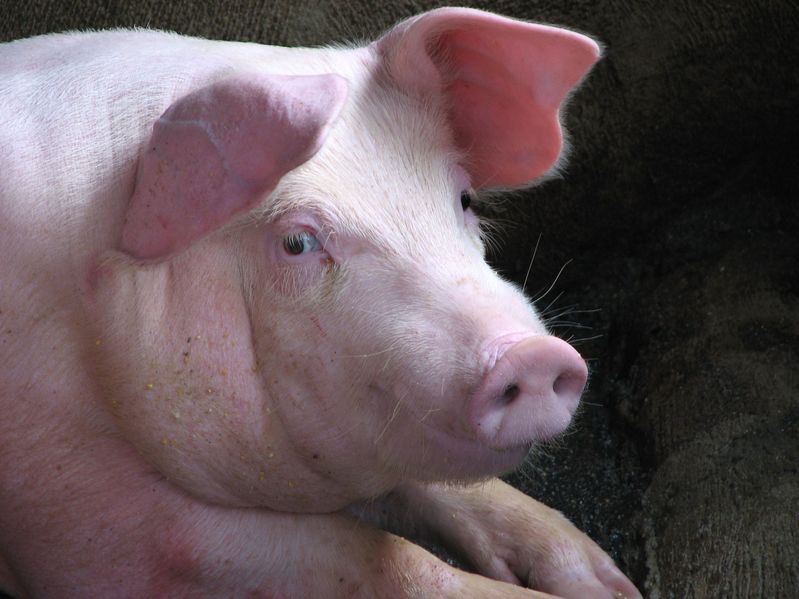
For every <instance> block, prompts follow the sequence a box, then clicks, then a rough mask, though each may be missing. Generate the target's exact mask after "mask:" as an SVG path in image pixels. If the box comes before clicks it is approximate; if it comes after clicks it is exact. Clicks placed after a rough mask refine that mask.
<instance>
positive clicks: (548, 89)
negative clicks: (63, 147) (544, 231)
mask: <svg viewBox="0 0 799 599" xmlns="http://www.w3.org/2000/svg"><path fill="white" fill-rule="evenodd" d="M373 47H374V48H375V49H376V50H377V51H378V52H379V53H380V54H381V55H382V58H383V60H384V62H385V65H386V67H387V69H388V72H389V74H390V76H391V77H392V78H393V79H394V80H395V81H396V82H398V83H399V84H400V86H402V87H405V88H410V89H413V90H416V91H417V92H420V93H442V92H443V93H444V94H445V96H446V97H445V102H446V106H447V107H448V110H449V117H450V121H451V122H450V124H451V127H452V130H453V134H454V136H455V142H456V144H457V145H458V147H459V149H460V150H461V151H462V152H463V153H464V154H465V156H466V159H467V163H466V164H465V165H464V166H465V167H466V169H467V170H468V171H469V174H470V175H471V178H472V185H474V186H475V187H514V186H519V185H524V184H526V183H528V182H530V181H532V180H533V179H535V178H536V177H539V176H540V175H542V174H543V173H545V172H546V171H547V170H548V169H550V168H551V167H552V166H553V165H554V164H555V162H556V160H557V158H558V156H559V154H560V150H561V146H562V134H561V129H560V122H559V109H560V106H561V104H562V103H563V101H564V99H565V97H566V96H567V94H568V93H569V91H570V90H571V89H572V88H573V87H574V86H575V85H576V84H577V83H578V82H579V81H580V80H581V79H582V78H583V76H584V75H585V74H586V73H587V72H588V70H589V69H590V68H591V67H592V66H593V64H594V63H595V62H596V61H597V59H598V58H599V47H598V46H597V44H596V43H595V42H594V41H593V40H591V39H590V38H587V37H585V36H583V35H580V34H578V33H574V32H572V31H568V30H565V29H559V28H555V27H547V26H544V25H535V24H531V23H525V22H521V21H514V20H511V19H507V18H504V17H500V16H497V15H493V14H489V13H485V12H481V11H478V10H472V9H465V8H443V9H439V10H434V11H431V12H428V13H425V14H423V15H421V16H419V17H416V18H414V19H411V20H408V21H405V22H403V23H400V24H399V25H397V26H396V27H395V28H394V29H392V30H390V31H389V32H388V33H386V34H385V35H384V36H383V37H382V38H380V39H378V40H377V41H376V42H375V43H374V44H373Z"/></svg>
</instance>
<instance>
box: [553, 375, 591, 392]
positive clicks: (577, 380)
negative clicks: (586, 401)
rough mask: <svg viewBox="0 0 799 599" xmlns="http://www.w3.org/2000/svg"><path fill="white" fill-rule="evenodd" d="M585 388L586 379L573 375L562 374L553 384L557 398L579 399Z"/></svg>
mask: <svg viewBox="0 0 799 599" xmlns="http://www.w3.org/2000/svg"><path fill="white" fill-rule="evenodd" d="M583 387H585V377H583V376H579V375H574V374H571V373H566V374H561V375H560V376H558V378H556V379H555V382H554V383H552V390H553V391H554V392H555V395H556V396H557V397H563V398H569V397H574V396H577V397H579V396H580V395H581V394H582V392H583Z"/></svg>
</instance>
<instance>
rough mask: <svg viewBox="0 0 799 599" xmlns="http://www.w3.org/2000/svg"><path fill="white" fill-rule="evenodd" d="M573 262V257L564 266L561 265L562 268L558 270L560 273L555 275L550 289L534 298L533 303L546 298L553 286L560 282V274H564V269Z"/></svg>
mask: <svg viewBox="0 0 799 599" xmlns="http://www.w3.org/2000/svg"><path fill="white" fill-rule="evenodd" d="M571 263H572V261H571V259H569V260H567V261H566V263H565V264H564V265H563V266H561V267H560V270H559V271H558V274H557V275H556V276H555V280H554V281H552V284H551V285H550V286H549V289H547V290H546V291H545V292H544V293H543V294H541V295H539V296H538V297H536V298H535V299H534V300H533V303H535V302H538V301H541V300H542V299H544V298H545V297H546V296H547V294H548V293H549V292H550V291H552V288H553V287H555V284H556V283H557V282H558V279H560V275H562V274H563V271H564V270H566V267H567V266H568V265H569V264H571Z"/></svg>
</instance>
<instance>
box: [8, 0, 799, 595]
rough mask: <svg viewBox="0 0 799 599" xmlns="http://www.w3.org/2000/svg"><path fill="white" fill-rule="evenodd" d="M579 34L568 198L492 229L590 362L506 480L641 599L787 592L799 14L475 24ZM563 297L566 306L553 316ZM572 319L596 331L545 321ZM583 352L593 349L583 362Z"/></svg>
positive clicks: (791, 580) (549, 4)
mask: <svg viewBox="0 0 799 599" xmlns="http://www.w3.org/2000/svg"><path fill="white" fill-rule="evenodd" d="M469 4H470V5H472V6H475V7H478V8H484V9H488V10H494V11H496V12H500V13H504V14H506V15H509V16H515V17H521V18H528V19H534V20H541V21H545V22H550V23H558V24H563V25H568V26H572V27H574V28H577V29H579V30H582V31H586V32H590V33H592V34H594V35H595V36H596V37H598V38H599V39H600V40H602V41H603V42H604V43H605V45H606V48H607V50H606V56H605V59H604V60H603V62H602V63H601V64H600V65H599V67H598V68H597V69H596V71H595V72H594V74H593V75H592V77H591V78H590V79H589V81H588V83H587V85H585V86H584V87H583V89H582V90H581V91H580V92H579V94H578V95H577V97H576V98H575V100H574V102H573V103H572V105H571V107H570V110H569V113H568V119H567V123H568V126H569V128H570V130H571V131H572V136H571V139H572V146H573V149H572V153H571V160H570V163H569V164H570V166H569V167H568V169H567V170H566V173H565V176H564V178H562V179H557V180H553V181H550V182H548V183H546V184H545V185H542V186H540V187H538V188H536V189H533V190H531V191H529V192H526V193H524V194H519V197H518V198H517V199H516V200H515V201H512V202H505V203H503V204H501V205H497V206H487V207H485V211H486V212H487V213H489V214H490V215H491V216H493V217H495V218H498V219H500V220H502V221H506V222H511V223H514V224H513V225H512V226H509V227H507V229H506V231H505V232H504V234H503V235H502V238H503V239H504V242H503V245H502V251H501V252H497V255H496V256H495V262H496V263H497V265H498V266H499V267H500V268H501V269H502V270H503V271H505V272H506V273H507V274H508V275H509V276H512V277H514V278H516V279H518V280H520V281H521V280H523V279H524V276H525V272H526V270H527V267H528V263H529V260H530V256H531V254H532V248H533V246H534V245H535V240H536V239H537V238H538V236H539V234H540V235H541V244H540V247H539V250H538V254H537V257H536V261H535V264H534V266H533V269H532V275H531V278H530V281H529V282H528V285H527V288H528V291H529V292H530V293H531V294H532V295H535V292H536V290H538V289H542V290H545V289H546V288H548V287H549V284H550V283H551V282H552V280H554V278H555V276H556V274H557V273H558V271H559V269H560V268H561V266H563V264H564V263H565V262H566V261H567V260H572V262H571V263H570V264H569V265H568V267H567V268H566V269H565V270H564V272H563V274H562V275H561V276H560V278H559V280H558V282H557V284H556V285H555V287H554V289H553V290H552V291H550V293H549V294H548V295H547V296H546V297H545V298H543V299H542V300H541V301H540V302H539V305H540V306H541V307H542V308H545V307H547V305H548V304H549V303H550V302H551V301H553V300H555V301H554V304H553V306H552V307H551V310H552V315H553V316H554V317H555V321H556V322H555V323H554V324H558V323H560V322H562V321H575V322H579V323H580V324H581V325H584V326H589V327H591V328H590V329H575V328H572V329H569V328H557V329H556V330H557V331H561V332H562V333H563V334H564V335H566V336H569V335H573V336H574V337H576V338H578V339H579V338H588V340H586V341H582V342H579V341H578V342H577V344H578V347H579V348H580V350H581V352H582V353H583V355H585V356H586V357H587V358H589V359H590V360H591V364H592V370H593V374H592V378H591V385H590V390H589V393H588V394H587V396H586V403H585V404H584V407H583V410H582V415H581V417H580V419H579V421H578V423H577V425H576V426H575V428H574V429H573V432H572V433H571V434H570V435H568V436H567V437H566V438H565V439H564V440H563V441H561V442H560V443H559V444H558V445H557V446H555V447H551V448H547V449H545V450H541V451H540V452H539V453H538V455H537V456H535V458H534V459H533V460H532V461H531V463H530V464H528V466H527V467H526V468H525V469H524V470H523V471H522V472H521V473H519V474H517V475H515V476H514V477H512V480H513V481H514V482H515V483H516V484H518V485H519V486H521V487H522V488H524V489H525V490H527V491H528V492H530V493H531V494H532V495H535V496H537V497H540V498H542V499H544V500H546V501H547V502H548V503H550V504H551V505H555V506H557V507H559V508H560V509H562V510H563V511H564V512H565V513H566V514H567V515H569V516H570V517H571V518H572V519H573V520H574V521H575V522H576V523H577V524H578V525H579V526H581V527H582V528H583V529H584V530H587V531H588V532H590V533H591V535H592V536H593V537H594V538H596V539H597V540H598V541H599V542H600V543H601V544H602V545H603V546H605V547H606V548H608V549H609V550H611V551H612V552H613V554H614V556H615V557H617V558H618V559H620V561H621V562H622V564H623V566H624V567H625V569H626V570H627V571H629V572H631V573H632V575H633V577H634V578H635V580H636V582H637V583H638V584H639V585H640V586H642V587H646V591H647V595H648V596H649V597H652V598H672V597H673V598H687V597H696V598H705V597H706V598H717V597H725V598H726V597H730V598H755V597H762V598H786V599H788V598H792V597H795V596H796V593H797V590H796V589H799V567H797V564H798V563H799V526H797V523H799V476H797V470H796V469H797V463H799V400H797V396H799V300H798V299H797V296H799V264H798V263H797V262H798V261H799V210H798V209H797V205H798V203H797V200H798V199H799V163H798V162H799V160H798V159H797V157H799V152H797V141H796V140H797V139H799V119H797V117H796V110H797V109H798V108H799V41H797V40H798V39H799V38H797V36H796V31H797V30H799V7H797V3H796V2H794V1H789V0H772V1H770V2H756V1H754V0H749V1H741V2H726V3H695V2H689V1H687V0H681V1H674V2H659V1H657V0H640V1H632V0H593V1H592V0H573V1H558V2H555V1H553V0H541V1H523V0H496V1H493V2H473V3H469ZM437 5H439V3H434V2H413V1H396V2H380V3H378V2H366V1H362V0H361V1H359V0H350V1H338V2H324V1H321V0H319V1H302V0H295V1H286V0H275V1H273V2H264V1H252V2H245V1H243V0H233V1H203V2H199V1H189V0H180V1H173V2H166V1H163V0H161V1H158V0H139V1H132V0H118V1H106V2H101V1H99V0H96V1H94V2H87V1H77V2H61V1H58V0H52V1H43V0H32V1H29V2H18V1H17V0H11V1H10V2H9V1H8V0H7V1H6V2H5V3H3V9H4V10H2V11H0V39H12V38H15V37H21V36H27V35H32V34H36V33H43V32H47V31H57V30H64V29H74V28H101V27H114V26H134V25H135V26H150V27H156V28H164V29H175V30H177V31H180V32H182V33H188V34H192V35H202V36H207V37H214V38H223V39H238V40H251V41H261V42H267V43H278V44H286V45H293V44H321V43H325V42H328V41H333V40H342V39H359V38H365V37H371V36H374V35H375V34H376V33H378V32H379V31H381V30H382V29H383V28H385V27H387V26H389V25H390V24H391V23H392V22H394V21H395V20H397V19H398V18H403V17H406V16H409V15H411V14H415V13H417V12H420V11H422V10H426V9H429V8H432V7H433V6H437ZM561 293H563V295H559V294H561ZM571 305H575V306H577V308H576V309H577V310H598V311H589V312H579V311H578V312H574V313H573V314H566V315H558V314H559V312H560V311H561V310H560V308H563V309H566V308H568V307H569V306H571ZM595 336H598V338H595V339H590V338H592V337H595Z"/></svg>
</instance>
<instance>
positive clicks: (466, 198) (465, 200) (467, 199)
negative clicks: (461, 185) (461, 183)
mask: <svg viewBox="0 0 799 599" xmlns="http://www.w3.org/2000/svg"><path fill="white" fill-rule="evenodd" d="M471 205H472V194H471V193H470V192H469V190H468V189H464V190H463V191H462V192H461V208H463V210H464V212H465V211H466V210H468V209H469V206H471Z"/></svg>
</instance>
